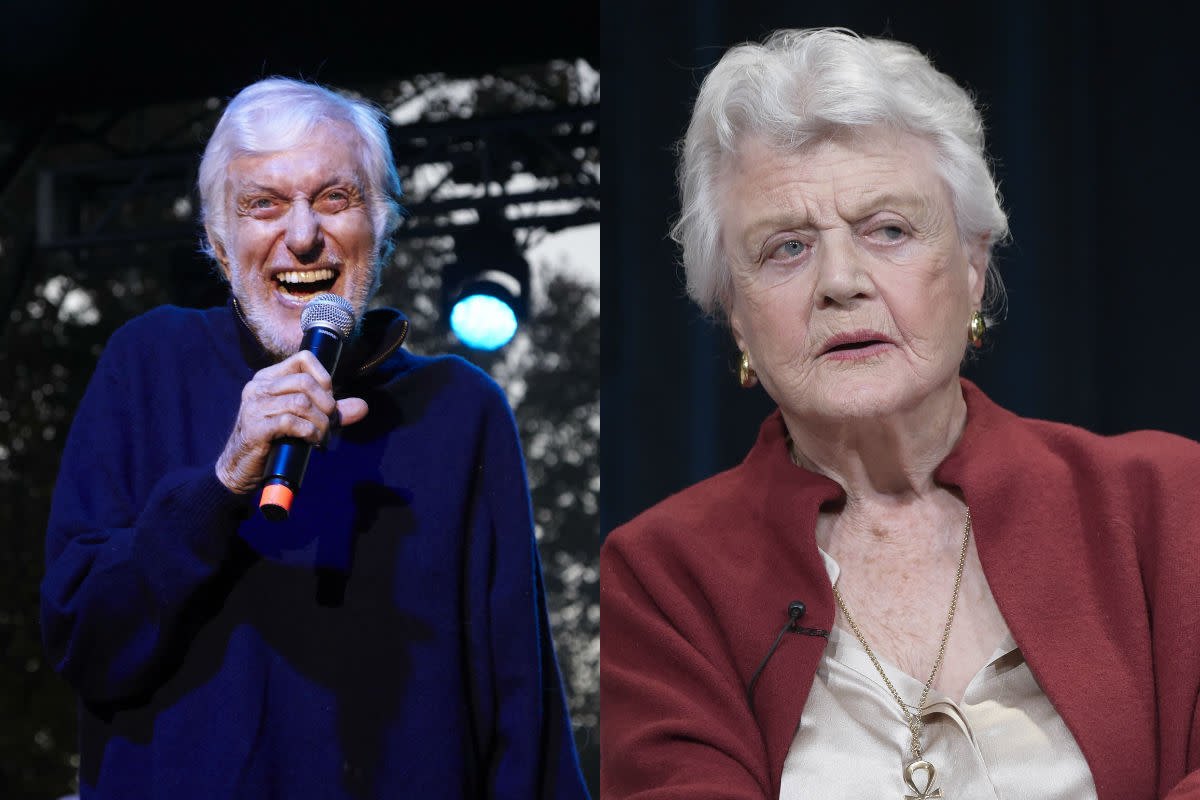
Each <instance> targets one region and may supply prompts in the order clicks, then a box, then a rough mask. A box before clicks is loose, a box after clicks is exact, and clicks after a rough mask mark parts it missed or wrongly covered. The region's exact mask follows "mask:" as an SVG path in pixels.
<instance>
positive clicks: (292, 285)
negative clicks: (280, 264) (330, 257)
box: [275, 267, 338, 297]
mask: <svg viewBox="0 0 1200 800" xmlns="http://www.w3.org/2000/svg"><path fill="white" fill-rule="evenodd" d="M337 278H338V271H337V270H335V269H330V268H328V267H326V268H324V269H306V270H292V271H290V272H280V273H278V274H277V275H276V276H275V283H276V285H278V286H279V288H280V290H281V291H282V292H283V293H284V294H289V295H295V296H297V297H307V296H308V295H313V294H318V293H320V292H328V291H329V290H331V289H332V288H333V284H334V282H335V281H336V280H337Z"/></svg>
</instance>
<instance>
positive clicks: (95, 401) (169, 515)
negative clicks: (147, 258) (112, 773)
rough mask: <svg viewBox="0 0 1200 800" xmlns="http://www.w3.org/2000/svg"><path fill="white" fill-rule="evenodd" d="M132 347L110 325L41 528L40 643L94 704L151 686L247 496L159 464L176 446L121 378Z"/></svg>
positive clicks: (209, 476)
mask: <svg viewBox="0 0 1200 800" xmlns="http://www.w3.org/2000/svg"><path fill="white" fill-rule="evenodd" d="M122 353H126V355H125V356H123V355H122ZM136 356H137V350H136V349H135V348H133V347H132V344H131V343H130V342H129V337H125V340H124V346H123V345H122V338H121V335H120V333H118V335H117V336H115V337H114V339H113V343H112V344H110V346H109V347H108V348H107V349H106V350H105V353H104V355H103V356H102V358H101V360H100V363H99V365H98V367H97V370H96V373H95V374H94V375H93V377H92V380H91V382H90V384H89V386H88V389H87V391H86V393H85V395H84V398H83V401H82V403H81V405H80V407H79V409H78V411H77V413H76V416H75V419H74V421H73V422H72V425H71V431H70V434H69V435H68V438H67V444H66V448H65V450H64V453H63V459H62V464H61V467H60V470H59V476H58V482H57V484H56V487H55V492H54V499H53V504H52V508H51V513H50V523H49V527H48V530H47V536H46V573H45V576H44V578H43V580H42V593H41V609H42V634H43V641H44V645H45V648H46V651H47V654H48V655H49V658H50V660H51V663H52V664H53V665H54V667H55V669H57V670H58V671H59V672H60V673H61V674H62V675H63V676H64V677H65V678H66V679H67V681H68V682H69V683H70V684H71V685H72V686H73V687H74V688H75V689H76V691H78V692H79V694H80V697H81V698H82V699H83V700H84V701H86V702H89V703H93V704H100V705H105V704H114V703H118V704H119V703H121V702H122V701H128V700H131V699H135V698H138V697H140V696H143V695H145V694H146V693H149V692H151V691H153V689H154V688H155V687H156V685H157V680H158V679H159V677H160V670H161V668H162V667H163V666H164V665H165V664H166V663H169V659H170V651H171V648H172V647H173V646H174V645H175V644H176V642H175V636H176V634H177V633H178V632H179V628H180V623H181V621H182V620H183V619H185V618H186V617H187V615H188V614H189V613H190V612H194V611H195V610H196V607H197V601H198V600H199V599H200V590H201V589H202V588H203V587H204V586H205V585H206V583H208V582H209V581H210V580H211V579H212V578H213V577H214V575H216V574H217V572H218V571H219V568H220V566H221V564H222V563H223V562H225V561H226V558H227V556H228V553H229V551H230V547H231V546H232V540H233V537H234V533H235V532H236V529H237V524H238V522H239V520H240V519H242V518H243V516H244V514H245V512H246V509H247V505H246V504H247V502H248V501H247V500H246V499H245V498H239V497H237V496H236V495H233V494H232V493H231V492H229V491H228V490H227V489H226V488H225V487H224V486H223V485H222V484H221V483H220V482H219V481H218V480H217V478H216V475H215V472H214V466H213V464H198V465H194V466H178V467H175V468H171V469H165V468H164V466H163V465H164V463H166V461H167V460H166V459H163V458H162V457H161V455H156V453H157V454H161V453H162V452H163V451H165V450H169V449H170V448H172V447H173V445H174V443H173V442H172V441H171V440H170V439H169V438H166V437H164V436H163V435H162V432H161V431H156V430H155V428H154V425H153V424H152V422H151V420H149V419H146V418H145V417H146V416H149V415H152V414H153V412H154V411H155V409H154V408H153V404H152V403H147V402H146V401H144V400H143V399H140V398H139V395H138V393H137V392H136V391H135V390H134V388H133V387H131V385H130V383H129V381H128V380H127V378H128V377H129V368H130V366H132V365H133V364H135V363H138V362H137V360H136ZM147 406H148V407H147ZM164 438H166V440H164ZM148 454H149V455H148ZM160 469H161V470H163V471H162V473H161V474H155V473H156V472H157V471H158V470H160Z"/></svg>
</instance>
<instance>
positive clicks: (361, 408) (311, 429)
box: [217, 351, 367, 494]
mask: <svg viewBox="0 0 1200 800" xmlns="http://www.w3.org/2000/svg"><path fill="white" fill-rule="evenodd" d="M335 409H336V411H337V416H338V418H339V422H338V424H341V425H350V424H352V423H355V422H358V421H359V420H360V419H362V418H363V417H365V416H366V415H367V404H366V402H364V401H363V400H362V399H360V398H357V397H348V398H345V399H343V400H337V401H334V399H333V382H332V381H331V380H330V378H329V373H328V372H326V371H325V368H324V367H322V366H321V362H319V361H317V357H316V356H314V355H313V354H312V353H310V352H308V351H301V352H299V353H296V354H295V355H293V356H291V357H289V358H288V359H286V360H285V361H281V362H279V363H278V364H273V365H271V366H269V367H267V368H266V369H263V370H259V371H258V372H257V373H255V375H254V377H253V378H251V380H250V382H249V383H247V384H246V386H245V388H243V389H242V405H241V407H240V408H239V409H238V416H237V422H236V423H234V426H233V433H231V434H230V435H229V441H228V442H226V443H225V449H224V450H223V451H222V452H221V457H220V458H218V459H217V479H218V480H220V481H221V483H223V484H225V486H226V487H227V488H228V489H229V490H230V491H231V492H233V493H235V494H249V493H251V492H253V491H255V490H257V489H258V487H259V483H260V482H261V481H262V475H263V470H264V469H266V466H267V455H268V454H269V453H270V451H271V442H273V441H275V440H276V439H279V438H282V437H284V436H292V437H295V438H297V439H303V440H304V441H306V442H310V443H312V444H320V443H321V442H322V441H323V440H324V439H325V435H326V433H328V431H329V428H330V426H331V425H333V424H334V423H333V415H334V410H335Z"/></svg>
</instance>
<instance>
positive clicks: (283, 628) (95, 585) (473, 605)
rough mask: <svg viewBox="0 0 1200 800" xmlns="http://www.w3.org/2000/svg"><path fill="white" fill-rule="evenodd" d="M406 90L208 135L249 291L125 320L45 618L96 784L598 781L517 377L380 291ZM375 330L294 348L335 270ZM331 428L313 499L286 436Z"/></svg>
mask: <svg viewBox="0 0 1200 800" xmlns="http://www.w3.org/2000/svg"><path fill="white" fill-rule="evenodd" d="M399 189H400V185H399V180H398V178H397V175H396V170H395V167H394V166H393V163H392V159H391V152H390V149H389V147H388V143H387V136H386V128H385V122H384V118H383V117H382V116H381V115H380V113H379V112H378V111H377V110H376V109H374V108H373V107H371V106H368V105H366V104H364V103H361V102H356V101H351V100H347V99H345V98H343V97H341V96H339V95H337V94H335V93H333V92H330V91H328V90H326V89H323V88H321V87H317V86H314V85H311V84H306V83H300V82H296V81H290V80H281V79H271V80H265V81H261V82H259V83H256V84H254V85H252V86H250V87H248V88H247V89H245V90H244V91H242V92H241V93H240V94H239V95H238V96H237V97H236V98H234V100H233V101H232V102H231V103H230V105H229V107H228V109H227V110H226V111H225V114H224V115H223V116H222V118H221V121H220V123H219V124H218V125H217V128H216V131H215V132H214V133H213V136H212V139H211V141H210V142H209V144H208V147H207V148H206V150H205V154H204V159H203V162H202V164H201V167H200V191H201V196H202V200H203V215H204V224H205V231H206V234H207V242H206V247H207V249H208V251H209V252H210V254H211V255H212V256H213V258H214V259H215V261H216V262H217V264H218V265H219V268H220V270H221V273H222V274H223V275H224V277H225V278H227V279H228V281H229V285H230V287H231V290H232V291H231V293H232V297H231V299H230V302H229V305H228V306H227V307H223V308H216V309H209V310H207V311H194V310H186V309H181V308H176V307H163V308H158V309H155V310H154V311H151V312H150V313H148V314H146V315H144V316H142V317H140V318H138V319H135V320H133V321H132V322H130V323H129V324H127V325H125V326H124V327H123V328H122V329H121V330H119V331H118V332H117V333H116V334H115V335H114V336H113V338H112V340H111V341H110V342H109V345H108V347H107V348H106V350H105V352H104V355H103V357H102V358H101V360H100V363H99V365H98V367H97V370H96V374H95V376H94V377H93V379H92V381H91V384H90V385H89V387H88V391H87V394H86V396H85V397H84V400H83V403H82V405H81V407H80V409H79V412H78V414H77V415H76V418H75V421H74V424H73V426H72V429H71V434H70V439H69V441H68V444H67V449H66V452H65V454H64V457H63V463H62V470H61V473H60V475H59V481H58V485H57V488H56V490H55V497H54V507H53V512H52V515H51V520H50V528H49V533H48V537H47V567H46V577H45V580H44V582H43V586H42V617H43V627H44V636H45V644H46V649H47V651H48V653H49V654H50V656H51V658H52V660H53V663H54V665H55V666H56V668H57V669H58V670H59V671H60V672H61V673H62V674H63V676H64V677H66V679H67V680H68V681H69V682H70V683H71V685H72V686H73V687H74V688H75V689H76V691H77V692H78V693H79V697H80V701H81V704H80V705H81V710H80V725H81V732H80V733H81V750H82V753H81V764H80V788H81V794H82V796H83V797H84V798H89V797H105V798H121V799H122V800H136V799H137V798H170V799H171V800H181V798H189V797H196V798H205V800H212V799H213V798H255V800H264V799H266V798H289V800H291V799H294V798H306V797H320V798H365V797H372V798H374V797H378V798H397V797H422V798H425V797H437V798H456V797H475V796H479V797H483V796H487V797H511V798H534V797H581V796H584V795H585V794H586V792H585V790H584V789H583V785H582V781H581V778H580V775H579V770H578V765H577V762H576V758H575V753H574V748H573V745H572V739H571V733H570V725H569V721H568V719H567V716H566V711H565V705H564V702H563V692H562V687H561V683H560V678H559V673H558V667H557V664H556V662H555V659H554V653H553V649H552V644H551V639H550V636H549V631H548V626H547V622H546V614H545V608H544V601H543V597H542V585H541V575H540V572H539V567H538V562H537V555H536V550H535V547H534V540H533V535H532V522H531V516H530V508H529V498H528V492H527V488H526V484H525V472H524V464H523V461H522V457H521V452H520V446H519V444H518V441H517V438H516V434H515V430H514V425H513V421H512V416H511V413H510V411H509V409H508V407H507V404H506V403H505V400H504V396H503V394H502V393H501V391H500V390H499V388H498V387H497V386H496V385H495V384H494V383H493V382H491V381H490V380H489V379H488V378H487V377H486V376H485V375H484V374H483V373H481V372H480V371H479V370H477V369H475V368H474V367H472V366H470V365H469V364H467V363H466V362H464V361H462V360H461V359H457V358H453V357H441V358H421V357H418V356H414V355H412V354H410V353H408V352H406V351H405V350H404V349H403V348H402V344H403V341H404V337H405V334H406V333H407V330H408V323H407V321H406V320H405V319H404V317H403V316H401V315H400V314H399V313H397V312H395V311H393V310H390V309H376V310H372V311H369V312H368V311H366V306H367V302H368V301H369V299H370V298H371V296H372V294H373V293H374V292H375V289H376V288H377V286H378V284H379V272H380V264H381V263H382V261H383V260H384V259H385V256H386V254H387V252H388V249H389V244H388V242H389V237H390V235H391V234H392V232H393V231H394V230H395V228H396V225H397V222H398V220H399V205H398V203H397V200H398V197H399ZM323 292H331V293H334V294H337V295H340V296H341V297H343V298H345V299H346V300H348V301H349V304H350V306H351V307H352V308H353V311H354V319H355V320H357V329H356V331H355V333H354V334H353V337H352V338H351V341H350V342H349V344H348V345H347V346H346V348H345V350H344V352H343V353H342V357H341V360H340V362H339V364H338V366H337V368H336V370H335V374H334V375H333V376H330V375H329V373H328V372H327V371H326V369H325V368H324V367H323V366H322V365H321V363H320V362H319V361H318V359H317V358H316V357H314V356H313V355H312V354H311V353H309V352H297V350H298V348H299V346H300V341H301V323H300V318H301V311H302V309H303V308H304V307H305V305H306V303H307V302H308V301H309V300H310V299H311V298H312V297H313V296H314V295H316V294H317V293H323ZM283 437H293V438H295V439H300V440H303V441H304V442H308V443H311V444H313V445H315V446H316V447H317V450H316V451H315V452H314V453H313V455H312V458H311V461H310V463H309V465H308V470H307V475H306V476H305V479H304V485H303V490H302V491H300V492H299V494H298V495H297V497H296V500H295V505H294V507H293V509H292V514H291V516H290V518H289V519H287V520H286V521H284V522H278V521H269V520H267V519H264V517H263V515H262V514H260V513H258V511H257V508H256V501H257V499H258V494H259V491H258V490H259V488H260V483H261V481H262V476H263V472H264V468H265V464H266V462H267V458H268V454H269V452H270V451H271V449H272V443H273V442H275V441H276V440H278V439H280V438H283Z"/></svg>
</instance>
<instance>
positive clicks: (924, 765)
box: [904, 759, 942, 800]
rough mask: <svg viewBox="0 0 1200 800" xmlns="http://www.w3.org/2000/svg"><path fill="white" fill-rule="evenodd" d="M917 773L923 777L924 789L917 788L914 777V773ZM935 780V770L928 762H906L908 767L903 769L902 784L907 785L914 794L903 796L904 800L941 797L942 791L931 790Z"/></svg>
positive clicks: (922, 760) (926, 799)
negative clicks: (920, 773)
mask: <svg viewBox="0 0 1200 800" xmlns="http://www.w3.org/2000/svg"><path fill="white" fill-rule="evenodd" d="M917 772H922V773H924V775H925V786H924V788H921V789H918V788H917V779H916V777H915V773H917ZM936 778H937V770H936V769H934V768H933V764H930V763H929V762H928V761H926V760H924V759H921V760H918V761H910V762H908V766H906V767H905V768H904V782H905V783H907V784H908V788H910V789H912V790H913V793H914V794H906V795H904V800H930V798H933V797H941V796H942V790H941V789H934V788H933V782H934V780H935V779H936ZM914 795H915V796H914Z"/></svg>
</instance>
